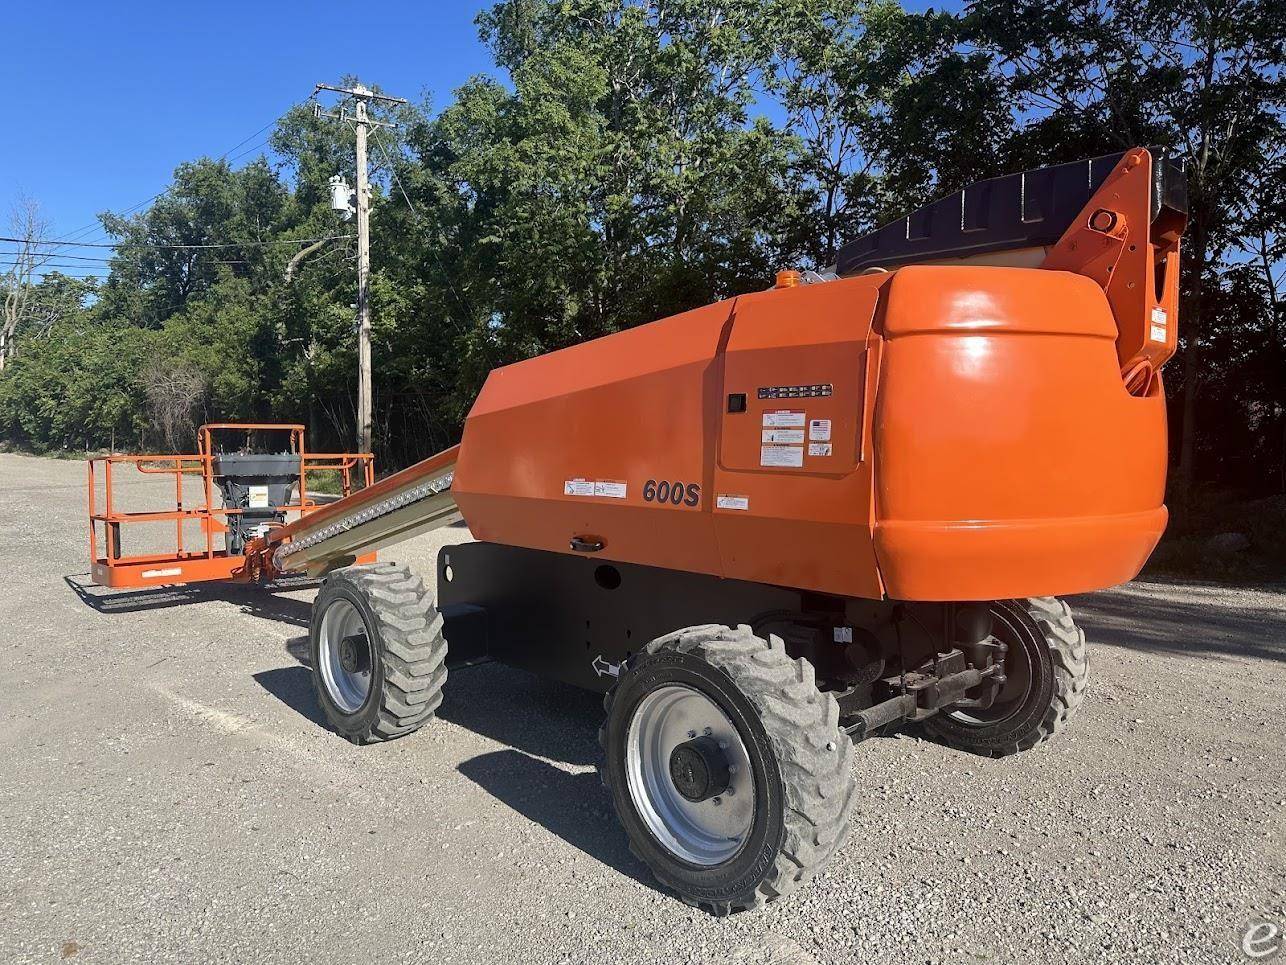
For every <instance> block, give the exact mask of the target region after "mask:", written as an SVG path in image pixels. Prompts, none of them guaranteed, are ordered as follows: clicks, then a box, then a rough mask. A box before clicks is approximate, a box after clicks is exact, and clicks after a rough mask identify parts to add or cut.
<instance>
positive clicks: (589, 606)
mask: <svg viewBox="0 0 1286 965" xmlns="http://www.w3.org/2000/svg"><path fill="white" fill-rule="evenodd" d="M437 567H438V606H439V608H440V610H441V611H442V614H443V617H444V620H445V633H446V638H447V644H448V651H447V654H448V655H447V665H448V666H455V667H458V666H463V665H468V664H472V663H478V662H482V661H486V660H495V661H498V662H500V663H504V664H507V665H510V666H513V667H519V668H521V669H524V670H528V671H531V672H533V673H536V674H539V675H541V676H545V677H551V678H554V679H557V680H562V681H564V682H566V683H569V684H573V685H575V686H577V687H582V688H585V689H587V690H591V691H597V692H599V693H603V692H606V691H607V690H608V689H610V688H611V687H612V685H613V684H614V683H615V682H616V678H617V676H618V675H619V673H620V671H621V669H622V666H623V665H624V664H626V663H627V662H628V660H629V659H630V657H632V656H633V655H634V654H636V653H638V652H639V651H640V650H641V649H642V648H644V647H645V646H646V645H647V643H648V642H649V641H650V640H653V639H655V638H657V637H660V636H663V635H665V634H667V633H671V632H673V631H674V630H678V629H681V628H683V627H689V626H698V625H701V624H709V623H719V624H726V625H729V626H737V625H739V624H749V625H750V626H751V627H753V628H754V629H755V632H756V633H759V634H761V635H767V634H770V633H775V634H777V635H778V636H780V637H781V638H782V639H783V641H784V643H785V645H786V649H787V651H788V652H789V653H790V655H791V656H792V657H805V658H807V659H808V660H809V661H810V662H811V663H812V664H813V667H814V669H815V671H816V675H817V680H818V685H819V686H820V687H821V688H822V689H823V690H829V691H832V692H833V693H835V695H836V697H837V699H838V700H839V702H840V709H841V714H842V715H843V723H844V725H845V729H846V730H847V731H849V733H850V734H852V735H853V736H854V737H863V736H866V734H868V733H871V732H874V731H876V730H878V729H880V728H881V727H884V726H886V725H889V724H894V723H896V722H899V721H902V720H908V719H909V720H915V719H922V718H924V717H927V716H929V715H931V714H932V713H934V712H936V711H937V710H938V709H940V708H942V707H945V706H949V705H953V704H954V705H957V706H973V707H986V706H988V705H989V704H990V701H991V699H993V698H994V695H995V693H996V691H997V690H998V689H999V687H1000V686H1001V685H1002V684H1003V682H1004V677H1003V657H1004V645H1003V644H999V643H998V642H996V641H995V638H993V637H991V636H990V629H991V625H990V624H991V621H990V616H989V610H988V608H987V605H986V604H952V603H915V604H911V603H898V602H896V601H889V600H852V599H845V598H843V597H835V596H828V595H824V594H817V593H812V592H809V591H804V590H797V589H790V588H787V587H780V586H770V585H767V584H761V583H747V582H742V581H738V580H724V579H720V578H719V577H714V576H707V575H704V574H697V573H686V572H682V571H679V570H669V569H661V568H658V567H652V566H642V565H638V564H633V563H618V562H613V561H608V560H602V559H595V558H593V557H591V556H584V555H570V554H566V553H550V552H546V551H542V550H533V549H524V548H521V547H515V546H505V545H500V544H495V543H465V544H461V545H457V546H448V547H444V548H443V549H442V550H441V551H440V552H439V554H438V560H437Z"/></svg>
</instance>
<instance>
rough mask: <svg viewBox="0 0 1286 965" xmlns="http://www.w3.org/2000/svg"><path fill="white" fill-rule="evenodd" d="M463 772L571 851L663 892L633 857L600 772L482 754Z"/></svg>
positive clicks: (510, 754)
mask: <svg viewBox="0 0 1286 965" xmlns="http://www.w3.org/2000/svg"><path fill="white" fill-rule="evenodd" d="M458 769H459V771H460V773H461V774H463V775H464V776H465V777H467V778H468V779H469V780H471V781H473V782H474V783H475V784H477V785H478V786H479V787H480V788H482V789H483V790H484V791H486V792H487V793H488V794H490V795H491V796H492V797H494V798H496V800H498V801H501V802H502V803H504V804H505V805H506V806H508V807H510V808H512V809H513V810H514V811H516V812H518V813H519V814H521V815H522V816H523V817H525V818H527V819H528V820H530V821H533V822H535V823H536V824H539V825H540V826H541V827H542V828H544V829H545V830H546V831H549V832H550V833H551V834H556V835H558V837H560V838H562V839H563V840H564V841H566V842H567V843H568V844H570V845H571V846H572V847H574V848H577V849H578V850H580V851H581V852H583V853H585V854H587V855H589V856H590V857H591V858H594V859H595V860H596V861H601V862H602V863H603V864H605V865H607V866H608V867H609V868H612V869H613V870H615V871H618V872H620V873H621V874H623V875H626V876H628V877H630V878H633V879H634V880H635V881H637V882H638V883H639V884H641V885H643V886H644V887H647V888H650V889H652V890H655V891H661V890H662V889H661V888H660V886H659V885H658V884H657V883H656V882H655V881H654V880H653V879H652V877H651V875H650V874H649V873H648V870H647V868H646V866H644V865H643V863H642V862H641V861H639V860H638V859H637V858H635V857H634V855H633V854H631V853H630V848H629V845H628V843H627V842H626V839H625V832H624V831H623V830H622V829H621V826H620V824H619V822H618V821H617V820H616V816H615V815H614V814H613V813H612V806H611V802H610V800H609V799H608V793H607V789H606V788H604V787H603V785H602V783H601V782H600V781H599V779H598V774H597V773H596V772H592V771H591V772H589V773H580V774H569V773H568V772H567V771H564V770H561V769H560V768H557V767H554V766H553V765H552V764H549V763H547V762H546V761H542V760H539V759H537V758H535V757H531V756H530V755H528V754H524V753H522V752H521V751H516V750H503V751H493V752H492V753H489V754H480V755H479V756H477V757H474V758H471V759H470V760H467V761H465V762H464V763H463V764H461V765H460V766H459V768H458Z"/></svg>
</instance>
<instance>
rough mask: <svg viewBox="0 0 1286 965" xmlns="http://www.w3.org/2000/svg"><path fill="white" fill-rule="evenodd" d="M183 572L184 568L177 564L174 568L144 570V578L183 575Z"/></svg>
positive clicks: (151, 578) (152, 578)
mask: <svg viewBox="0 0 1286 965" xmlns="http://www.w3.org/2000/svg"><path fill="white" fill-rule="evenodd" d="M182 573H183V570H182V568H180V567H177V566H175V567H173V568H172V569H168V570H144V571H143V579H145V580H154V579H157V578H158V577H162V576H181V575H182Z"/></svg>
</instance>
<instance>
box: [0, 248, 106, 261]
mask: <svg viewBox="0 0 1286 965" xmlns="http://www.w3.org/2000/svg"><path fill="white" fill-rule="evenodd" d="M21 254H24V252H21V251H0V256H7V257H10V258H12V257H14V256H16V255H21ZM31 254H32V256H33V257H35V258H66V259H67V260H69V261H102V262H112V261H115V260H116V259H115V258H95V257H93V256H91V255H68V254H64V253H63V252H61V251H60V252H58V253H57V254H56V255H55V254H53V253H49V252H32V253H31Z"/></svg>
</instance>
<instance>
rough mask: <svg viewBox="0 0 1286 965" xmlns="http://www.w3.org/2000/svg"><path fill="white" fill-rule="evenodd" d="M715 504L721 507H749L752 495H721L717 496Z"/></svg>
mask: <svg viewBox="0 0 1286 965" xmlns="http://www.w3.org/2000/svg"><path fill="white" fill-rule="evenodd" d="M714 504H715V506H717V507H718V508H719V509H749V508H750V497H749V496H724V495H719V496H716V497H715V499H714Z"/></svg>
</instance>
